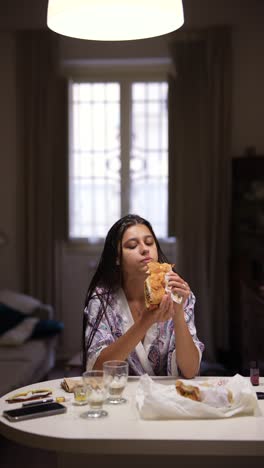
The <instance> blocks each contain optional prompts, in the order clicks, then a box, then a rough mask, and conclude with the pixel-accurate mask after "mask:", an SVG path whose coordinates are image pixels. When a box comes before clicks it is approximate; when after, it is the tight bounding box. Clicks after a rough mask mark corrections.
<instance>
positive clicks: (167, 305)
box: [142, 294, 175, 325]
mask: <svg viewBox="0 0 264 468" xmlns="http://www.w3.org/2000/svg"><path fill="white" fill-rule="evenodd" d="M174 314H175V312H174V308H173V301H172V298H171V296H170V294H165V295H164V296H163V298H162V300H161V303H160V305H159V306H153V307H152V308H151V309H146V310H145V311H144V313H143V317H142V318H143V320H144V319H147V320H149V321H150V324H151V325H153V323H157V322H166V321H167V320H170V319H171V318H173V317H174Z"/></svg>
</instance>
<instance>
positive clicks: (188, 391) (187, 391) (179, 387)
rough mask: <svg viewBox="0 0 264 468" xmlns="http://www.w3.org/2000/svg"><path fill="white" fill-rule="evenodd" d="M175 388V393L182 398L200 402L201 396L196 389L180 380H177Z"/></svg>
mask: <svg viewBox="0 0 264 468" xmlns="http://www.w3.org/2000/svg"><path fill="white" fill-rule="evenodd" d="M175 386H176V391H177V393H178V394H179V395H181V396H182V397H185V398H190V399H191V400H194V401H201V394H200V390H199V388H198V387H195V386H194V385H186V384H184V383H183V382H182V381H181V380H177V381H176V384H175Z"/></svg>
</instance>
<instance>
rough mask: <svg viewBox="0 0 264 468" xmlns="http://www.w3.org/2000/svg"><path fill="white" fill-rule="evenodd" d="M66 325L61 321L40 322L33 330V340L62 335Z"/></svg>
mask: <svg viewBox="0 0 264 468" xmlns="http://www.w3.org/2000/svg"><path fill="white" fill-rule="evenodd" d="M63 328H64V324H63V323H62V322H59V320H39V321H38V322H37V323H36V325H35V327H34V330H33V333H32V335H31V338H33V339H36V338H45V337H49V336H53V335H56V334H57V333H60V332H61V331H62V330H63Z"/></svg>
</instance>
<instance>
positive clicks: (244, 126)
mask: <svg viewBox="0 0 264 468" xmlns="http://www.w3.org/2000/svg"><path fill="white" fill-rule="evenodd" d="M44 3H47V2H45V0H43V2H42V1H40V0H38V2H36V1H35V0H34V1H33V0H32V1H27V2H26V1H22V0H9V1H8V2H6V7H5V8H6V9H7V10H8V11H6V12H5V13H6V14H0V57H1V74H0V103H1V107H0V141H1V154H0V232H1V231H3V232H4V233H5V234H6V235H7V238H8V242H7V244H5V245H3V246H1V245H0V266H1V268H0V289H1V288H5V287H8V288H13V289H18V290H23V261H22V249H21V245H22V241H21V234H22V232H23V222H24V220H23V217H22V214H21V208H22V207H21V202H20V200H21V186H20V183H21V180H20V169H19V145H18V140H17V132H16V131H17V128H16V85H15V48H14V47H15V43H14V33H13V31H14V30H15V29H16V28H19V29H22V28H29V27H41V26H42V25H43V26H44V25H45V8H44V7H43V4H44ZM30 5H31V6H32V14H31V16H30V15H29V16H27V15H26V14H25V12H26V8H27V6H30ZM184 5H185V14H186V25H187V26H188V27H203V26H208V25H215V24H229V25H232V27H233V58H234V72H233V81H232V89H233V107H232V150H231V155H230V156H237V155H240V154H242V153H243V152H244V150H245V148H246V147H247V146H256V149H257V152H258V153H262V154H264V132H263V121H264V118H263V109H264V87H263V83H264V59H263V57H264V28H263V26H262V23H263V18H264V2H263V1H262V0H199V1H198V0H188V1H187V0H186V1H185V2H184ZM22 6H23V11H24V16H23V18H24V19H23V22H21V21H20V16H21V8H22ZM0 12H1V7H0ZM1 31H2V32H1ZM169 36H170V37H161V38H153V39H151V40H145V41H140V43H138V42H137V41H135V42H132V43H126V44H125V43H119V44H105V43H104V44H101V43H99V42H90V41H78V40H74V39H69V38H64V37H61V58H62V59H67V60H71V59H82V58H93V59H96V58H111V57H115V58H121V57H124V58H128V57H147V56H148V57H150V56H154V57H166V56H168V47H167V40H168V39H172V38H173V35H169ZM65 275H66V276H67V272H66V273H65ZM79 301H80V299H79ZM77 309H78V310H79V307H77Z"/></svg>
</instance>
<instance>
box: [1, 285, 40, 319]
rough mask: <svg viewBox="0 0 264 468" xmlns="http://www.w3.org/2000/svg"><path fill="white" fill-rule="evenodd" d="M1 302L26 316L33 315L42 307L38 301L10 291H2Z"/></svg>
mask: <svg viewBox="0 0 264 468" xmlns="http://www.w3.org/2000/svg"><path fill="white" fill-rule="evenodd" d="M0 302H2V303H3V304H6V305H8V306H9V307H12V308H13V309H16V310H19V311H20V312H23V313H24V314H32V313H33V312H34V310H35V309H37V308H39V307H40V306H41V302H40V301H39V300H38V299H35V298H34V297H31V296H27V295H26V294H21V293H17V292H15V291H10V290H9V289H2V290H1V291H0Z"/></svg>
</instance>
